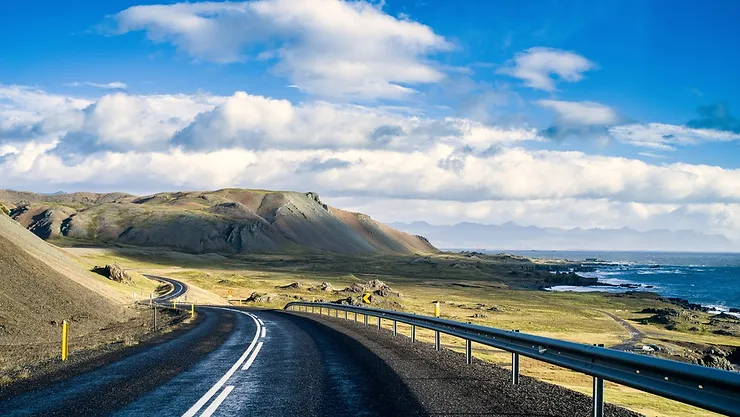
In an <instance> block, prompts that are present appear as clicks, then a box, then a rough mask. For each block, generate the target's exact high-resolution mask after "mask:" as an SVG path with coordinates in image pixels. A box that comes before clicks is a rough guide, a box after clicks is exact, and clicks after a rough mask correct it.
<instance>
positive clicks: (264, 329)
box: [262, 326, 267, 339]
mask: <svg viewBox="0 0 740 417" xmlns="http://www.w3.org/2000/svg"><path fill="white" fill-rule="evenodd" d="M266 332H267V327H265V326H262V338H263V339H264V338H265V333H266Z"/></svg>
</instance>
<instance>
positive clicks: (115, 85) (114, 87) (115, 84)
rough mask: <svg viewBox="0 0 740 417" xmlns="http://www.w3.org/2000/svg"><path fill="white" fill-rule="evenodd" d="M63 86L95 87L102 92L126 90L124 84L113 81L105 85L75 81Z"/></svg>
mask: <svg viewBox="0 0 740 417" xmlns="http://www.w3.org/2000/svg"><path fill="white" fill-rule="evenodd" d="M64 85H66V86H67V87H85V86H87V87H95V88H100V89H102V90H125V89H127V88H128V86H127V85H126V84H124V83H122V82H120V81H113V82H110V83H106V84H99V83H91V82H88V81H85V82H79V81H75V82H73V83H67V84H64Z"/></svg>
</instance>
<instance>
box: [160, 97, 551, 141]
mask: <svg viewBox="0 0 740 417" xmlns="http://www.w3.org/2000/svg"><path fill="white" fill-rule="evenodd" d="M538 139H539V137H538V136H537V133H536V131H535V130H534V129H504V128H496V127H490V126H486V125H484V124H482V123H479V122H473V121H470V120H467V119H458V118H445V119H429V118H425V117H422V116H408V115H405V114H402V113H397V112H393V111H389V110H384V109H379V108H370V107H365V106H355V105H335V104H330V103H326V102H314V103H302V104H299V105H293V104H292V103H291V102H290V101H288V100H276V99H271V98H267V97H262V96H254V95H249V94H247V93H244V92H237V93H235V94H234V95H233V96H231V97H229V98H227V99H226V100H225V102H224V103H223V104H222V105H220V106H218V107H217V108H215V109H214V110H213V111H210V112H205V113H202V114H200V115H199V116H198V117H197V118H196V120H195V122H194V123H193V124H191V125H190V126H188V127H187V128H186V129H184V130H182V131H181V132H179V133H178V134H177V135H176V136H175V138H174V139H173V143H175V144H177V145H181V146H183V147H184V148H186V149H191V150H193V149H200V150H211V149H221V148H230V147H242V148H247V149H270V148H280V149H379V148H383V149H396V150H419V149H427V148H429V147H431V146H433V145H435V144H437V143H446V144H449V145H451V146H470V147H472V148H475V149H479V150H485V149H487V148H489V147H491V146H493V145H496V144H502V143H509V142H517V141H527V140H530V141H531V140H538Z"/></svg>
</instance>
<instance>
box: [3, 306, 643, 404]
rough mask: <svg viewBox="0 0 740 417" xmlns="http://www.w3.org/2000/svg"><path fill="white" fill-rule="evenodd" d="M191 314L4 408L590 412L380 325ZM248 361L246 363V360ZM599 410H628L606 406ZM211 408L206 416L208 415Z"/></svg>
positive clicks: (545, 388) (18, 395)
mask: <svg viewBox="0 0 740 417" xmlns="http://www.w3.org/2000/svg"><path fill="white" fill-rule="evenodd" d="M197 312H198V313H199V319H198V320H199V323H198V324H197V325H196V326H192V328H190V329H189V330H187V331H184V332H182V333H181V334H178V335H177V337H172V338H170V339H169V340H166V341H163V342H161V343H158V344H155V345H153V346H140V347H134V348H129V349H125V350H124V351H123V352H122V353H121V354H119V356H118V357H115V358H111V360H110V362H109V363H107V364H104V365H102V366H100V367H97V368H94V369H92V370H87V371H84V372H80V373H77V374H75V373H74V372H71V376H70V377H68V378H61V379H59V380H57V381H55V382H51V383H43V382H39V383H38V384H37V385H35V386H30V387H28V389H27V390H25V392H15V393H13V395H12V396H9V397H8V396H6V397H3V396H2V395H0V415H3V416H27V415H43V416H96V415H115V416H150V415H151V416H154V415H156V416H183V415H196V416H200V415H204V416H209V415H213V416H242V415H245V416H291V415H300V416H415V415H419V416H421V415H454V416H460V415H466V416H470V415H476V416H479V415H488V416H588V415H590V412H591V411H590V410H591V402H590V401H591V400H590V398H589V397H587V396H585V395H582V394H578V393H575V392H572V391H568V390H566V389H564V388H560V387H557V386H554V385H549V384H545V383H541V382H538V381H536V380H533V379H530V378H527V377H522V381H521V384H520V385H519V386H516V387H515V386H512V385H511V383H510V382H509V381H510V375H509V372H508V371H507V370H505V369H502V368H498V367H495V366H493V365H490V364H487V363H483V362H480V361H474V363H473V364H472V365H466V364H465V360H464V357H463V356H462V355H460V354H458V353H455V352H451V351H446V350H443V351H442V352H436V351H435V350H434V348H433V346H431V345H429V344H423V343H415V344H412V343H410V340H409V339H408V338H407V337H405V336H401V335H398V336H393V335H392V334H391V332H390V331H388V330H385V329H384V330H378V329H377V328H376V327H373V326H367V327H365V326H363V325H362V324H360V323H354V322H352V321H345V320H342V319H336V318H327V317H326V316H323V317H317V316H315V315H309V314H303V313H292V312H285V311H261V310H246V309H237V308H231V307H230V308H228V309H225V308H211V307H200V308H197ZM244 368H246V369H244ZM606 411H607V412H606V415H607V416H631V415H634V414H633V413H630V412H628V411H626V410H622V409H619V408H617V407H613V406H609V405H608V406H607V410H606ZM209 413H210V414H209Z"/></svg>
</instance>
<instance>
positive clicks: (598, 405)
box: [593, 377, 604, 417]
mask: <svg viewBox="0 0 740 417" xmlns="http://www.w3.org/2000/svg"><path fill="white" fill-rule="evenodd" d="M593 417H604V380H603V379H602V378H599V377H594V415H593Z"/></svg>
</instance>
